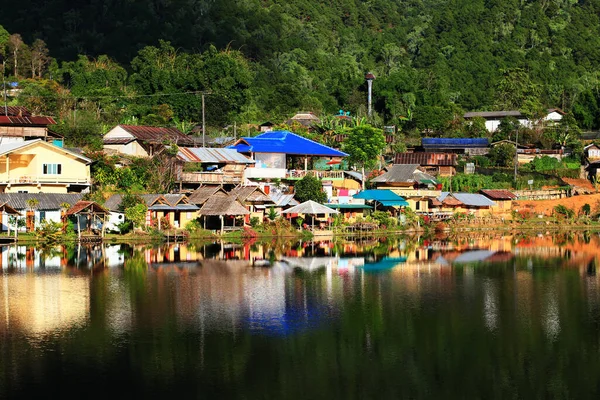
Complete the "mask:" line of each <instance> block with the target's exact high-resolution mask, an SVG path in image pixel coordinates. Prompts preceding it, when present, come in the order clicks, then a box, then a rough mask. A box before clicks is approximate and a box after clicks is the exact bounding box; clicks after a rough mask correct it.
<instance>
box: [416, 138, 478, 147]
mask: <svg viewBox="0 0 600 400" xmlns="http://www.w3.org/2000/svg"><path fill="white" fill-rule="evenodd" d="M421 145H423V147H432V146H435V147H456V146H459V147H487V146H488V145H489V140H488V138H423V139H421Z"/></svg>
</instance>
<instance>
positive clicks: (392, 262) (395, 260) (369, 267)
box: [363, 257, 406, 272]
mask: <svg viewBox="0 0 600 400" xmlns="http://www.w3.org/2000/svg"><path fill="white" fill-rule="evenodd" d="M405 262H406V257H383V258H382V259H381V260H379V261H377V262H374V263H365V264H364V265H363V270H364V271H365V272H377V271H386V270H389V269H392V268H394V267H395V266H397V265H398V264H402V263H405Z"/></svg>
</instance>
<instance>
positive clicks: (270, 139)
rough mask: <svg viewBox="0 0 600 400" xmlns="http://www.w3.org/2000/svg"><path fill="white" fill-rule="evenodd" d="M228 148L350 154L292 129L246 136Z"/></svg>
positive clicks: (244, 151) (248, 151) (290, 152)
mask: <svg viewBox="0 0 600 400" xmlns="http://www.w3.org/2000/svg"><path fill="white" fill-rule="evenodd" d="M228 148H230V149H236V150H237V151H238V152H240V153H284V154H299V155H307V156H322V157H345V156H347V155H348V154H346V153H343V152H341V151H339V150H336V149H334V148H331V147H329V146H325V145H324V144H320V143H317V142H315V141H313V140H310V139H307V138H304V137H302V136H299V135H296V134H295V133H292V132H290V131H271V132H265V133H263V134H262V135H258V136H256V137H244V138H241V139H240V140H239V141H238V142H237V143H236V144H234V145H231V146H228Z"/></svg>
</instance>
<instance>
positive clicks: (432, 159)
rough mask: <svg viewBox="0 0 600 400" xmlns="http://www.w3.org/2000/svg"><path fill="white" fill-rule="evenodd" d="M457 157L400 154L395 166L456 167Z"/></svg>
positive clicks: (428, 153) (443, 154)
mask: <svg viewBox="0 0 600 400" xmlns="http://www.w3.org/2000/svg"><path fill="white" fill-rule="evenodd" d="M456 159H457V155H456V154H452V153H433V152H418V153H398V154H396V157H395V158H394V164H419V165H452V166H454V165H456Z"/></svg>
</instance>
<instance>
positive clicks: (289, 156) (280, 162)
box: [229, 131, 347, 179]
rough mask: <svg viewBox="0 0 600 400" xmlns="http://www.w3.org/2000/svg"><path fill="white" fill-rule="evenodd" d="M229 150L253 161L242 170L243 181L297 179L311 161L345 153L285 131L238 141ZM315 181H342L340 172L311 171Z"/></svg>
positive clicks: (340, 155) (267, 133) (301, 175)
mask: <svg viewBox="0 0 600 400" xmlns="http://www.w3.org/2000/svg"><path fill="white" fill-rule="evenodd" d="M229 147H230V148H233V149H236V150H237V151H238V152H240V153H242V154H246V155H249V156H250V158H251V159H253V160H255V161H256V163H255V164H254V166H253V167H252V166H250V167H249V168H247V169H246V171H245V174H246V178H247V179H300V178H302V177H304V175H306V173H307V171H308V170H309V161H310V163H311V164H312V162H313V159H320V158H327V159H331V158H333V157H345V156H347V154H346V153H343V152H341V151H339V150H336V149H333V148H331V147H328V146H325V145H323V144H320V143H317V142H315V141H312V140H310V139H306V138H304V137H302V136H300V135H296V134H295V133H292V132H289V131H271V132H266V133H263V134H261V135H258V136H255V137H244V138H241V139H239V140H238V141H237V142H236V143H235V144H234V145H233V146H229ZM312 173H313V174H314V175H316V176H318V177H319V178H326V179H342V178H343V174H344V173H343V172H342V171H312Z"/></svg>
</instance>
